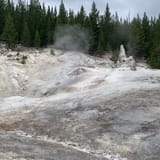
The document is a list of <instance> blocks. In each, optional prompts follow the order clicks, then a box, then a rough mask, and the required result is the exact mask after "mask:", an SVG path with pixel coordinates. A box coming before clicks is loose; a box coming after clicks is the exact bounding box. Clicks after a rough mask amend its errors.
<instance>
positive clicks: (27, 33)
mask: <svg viewBox="0 0 160 160" xmlns="http://www.w3.org/2000/svg"><path fill="white" fill-rule="evenodd" d="M30 40H31V37H30V31H29V28H28V24H27V23H26V22H25V23H24V27H23V32H22V37H21V42H22V44H23V45H25V46H30Z"/></svg>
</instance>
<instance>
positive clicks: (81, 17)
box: [76, 6, 86, 26]
mask: <svg viewBox="0 0 160 160" xmlns="http://www.w3.org/2000/svg"><path fill="white" fill-rule="evenodd" d="M85 17H86V13H85V10H84V7H83V6H81V8H80V11H79V12H78V14H77V17H76V23H77V24H79V25H80V26H84V25H85Z"/></svg>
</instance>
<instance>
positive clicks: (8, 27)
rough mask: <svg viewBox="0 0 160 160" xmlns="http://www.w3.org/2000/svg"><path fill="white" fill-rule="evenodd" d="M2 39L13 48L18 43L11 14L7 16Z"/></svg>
mask: <svg viewBox="0 0 160 160" xmlns="http://www.w3.org/2000/svg"><path fill="white" fill-rule="evenodd" d="M2 39H3V40H5V41H7V42H8V46H9V47H12V45H14V44H15V43H16V40H17V33H16V30H15V27H14V23H13V19H12V17H11V15H10V14H8V15H7V17H6V21H5V26H4V30H3V33H2Z"/></svg>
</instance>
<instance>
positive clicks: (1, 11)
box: [0, 0, 5, 35]
mask: <svg viewBox="0 0 160 160" xmlns="http://www.w3.org/2000/svg"><path fill="white" fill-rule="evenodd" d="M4 23H5V3H4V0H0V35H1V34H2V31H3V27H4Z"/></svg>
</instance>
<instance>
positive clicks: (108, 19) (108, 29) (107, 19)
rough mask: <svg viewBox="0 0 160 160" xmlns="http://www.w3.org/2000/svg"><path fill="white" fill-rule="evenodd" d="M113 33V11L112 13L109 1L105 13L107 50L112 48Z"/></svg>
mask: <svg viewBox="0 0 160 160" xmlns="http://www.w3.org/2000/svg"><path fill="white" fill-rule="evenodd" d="M111 33H112V24H111V13H110V9H109V5H108V3H107V5H106V10H105V14H104V35H105V43H106V46H105V49H106V50H110V45H111V44H110V38H111Z"/></svg>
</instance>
